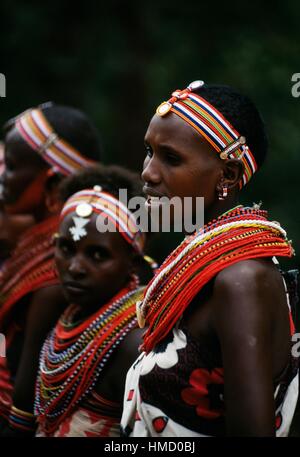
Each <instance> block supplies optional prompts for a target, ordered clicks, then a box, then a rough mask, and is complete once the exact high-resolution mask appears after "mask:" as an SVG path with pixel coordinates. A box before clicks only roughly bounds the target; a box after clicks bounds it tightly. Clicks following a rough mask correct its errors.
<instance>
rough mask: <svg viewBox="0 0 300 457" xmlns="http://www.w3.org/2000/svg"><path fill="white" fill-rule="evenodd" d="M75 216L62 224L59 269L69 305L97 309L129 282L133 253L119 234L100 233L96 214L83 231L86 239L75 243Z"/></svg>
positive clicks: (56, 259)
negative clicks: (72, 228)
mask: <svg viewBox="0 0 300 457" xmlns="http://www.w3.org/2000/svg"><path fill="white" fill-rule="evenodd" d="M74 216H75V217H76V214H75V213H70V214H68V215H67V216H66V217H65V218H64V219H63V221H62V222H61V224H60V227H59V238H58V239H57V242H56V249H55V261H56V266H57V270H58V273H59V277H60V281H61V283H62V286H63V290H64V294H65V296H66V298H67V300H68V302H69V303H72V304H78V305H80V306H83V307H88V308H89V309H95V307H97V306H99V305H101V304H103V303H106V302H107V301H109V300H110V299H111V298H112V297H113V296H114V295H115V294H116V293H118V292H119V290H120V289H121V288H122V287H124V286H125V285H126V284H127V283H128V282H129V280H130V276H131V273H132V272H133V268H132V255H131V250H130V247H129V245H128V244H127V243H126V241H125V240H124V239H123V238H122V236H121V235H120V234H119V233H118V232H106V233H100V232H99V231H98V230H97V227H96V219H97V216H96V215H95V214H93V215H92V217H91V219H90V222H89V223H88V224H87V225H86V226H85V227H84V228H85V230H86V232H87V235H86V236H84V237H82V238H81V239H80V240H79V241H76V242H75V241H74V240H73V238H72V234H71V232H70V228H71V227H74V225H75V224H74V221H73V217H74Z"/></svg>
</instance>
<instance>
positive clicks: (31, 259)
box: [0, 216, 58, 327]
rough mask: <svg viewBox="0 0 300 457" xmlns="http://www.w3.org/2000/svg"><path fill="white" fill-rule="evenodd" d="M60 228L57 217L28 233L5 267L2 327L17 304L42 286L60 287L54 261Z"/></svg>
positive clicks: (0, 315) (2, 278)
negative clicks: (56, 285) (56, 240)
mask: <svg viewBox="0 0 300 457" xmlns="http://www.w3.org/2000/svg"><path fill="white" fill-rule="evenodd" d="M57 227H58V216H54V217H51V218H49V219H47V220H45V221H43V222H41V223H40V224H37V225H35V226H34V227H31V228H30V229H28V230H27V231H26V232H25V233H24V234H23V236H22V238H21V239H20V241H19V243H18V245H17V247H16V248H15V250H14V252H13V253H12V256H11V257H10V258H9V259H8V260H7V261H6V262H5V263H4V265H3V269H2V272H1V277H0V282H1V286H2V290H1V300H0V301H1V303H0V304H1V307H0V326H1V327H2V326H3V323H4V321H7V318H8V317H9V315H10V313H11V311H12V308H13V306H14V304H15V303H16V302H17V301H18V300H20V299H21V298H22V297H24V296H25V295H26V294H28V293H30V292H32V291H34V290H37V289H39V287H40V286H41V285H43V286H45V285H53V284H58V278H57V274H56V270H55V265H54V258H53V257H54V243H53V234H54V233H55V231H57Z"/></svg>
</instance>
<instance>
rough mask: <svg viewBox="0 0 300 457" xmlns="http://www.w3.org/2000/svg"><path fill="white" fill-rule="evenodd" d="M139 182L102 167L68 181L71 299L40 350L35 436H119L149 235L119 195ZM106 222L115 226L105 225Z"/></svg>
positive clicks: (65, 226) (62, 234)
mask: <svg viewBox="0 0 300 457" xmlns="http://www.w3.org/2000/svg"><path fill="white" fill-rule="evenodd" d="M96 182H97V183H98V185H96V186H94V184H95V183H96ZM138 183H139V179H138V177H137V176H136V175H135V174H134V173H130V172H128V171H126V170H123V169H121V168H116V167H113V168H112V167H103V168H102V169H98V170H96V169H94V170H92V171H91V172H90V174H89V172H88V171H86V172H84V173H82V174H79V175H78V176H77V177H74V178H72V179H69V180H68V182H67V183H66V184H65V186H64V191H63V192H64V195H65V196H66V195H69V194H70V191H71V192H73V191H77V192H76V193H75V194H73V195H72V196H71V197H70V198H69V199H68V200H67V201H66V203H65V205H64V207H63V209H62V212H61V216H60V225H59V232H58V234H57V237H56V250H55V261H56V265H57V270H58V274H59V278H60V281H61V283H62V286H63V290H64V294H65V297H66V300H67V302H68V303H69V306H68V308H67V309H66V311H65V312H64V313H63V314H62V316H61V317H60V318H59V320H58V322H57V324H56V326H55V328H54V329H53V330H52V332H51V333H50V334H49V335H48V337H47V339H46V341H45V343H44V345H43V348H42V351H41V356H40V366H39V373H38V379H37V388H36V399H35V414H36V416H37V421H38V424H39V428H38V431H37V436H56V437H62V436H73V437H74V436H119V433H120V432H119V423H120V418H121V412H122V400H123V394H124V386H125V376H126V373H127V370H128V368H129V366H130V365H131V363H132V362H133V361H134V360H135V358H136V357H137V354H138V345H139V344H140V343H141V333H140V329H138V328H137V321H136V312H135V310H136V302H137V300H139V299H140V298H141V296H142V291H143V288H140V287H139V281H138V276H137V272H138V270H139V265H140V263H141V262H142V258H143V249H144V242H145V236H144V234H143V233H142V232H141V231H140V229H139V228H138V226H137V225H136V220H135V218H134V215H133V214H132V213H131V212H130V211H129V209H128V208H127V206H126V205H125V204H123V203H122V202H121V201H119V199H118V195H119V188H122V189H126V190H127V192H128V198H129V199H130V198H132V197H135V196H137V195H138V193H139V186H138ZM85 185H87V186H88V188H86V189H83V190H80V191H78V190H79V189H82V186H85ZM92 186H94V187H92ZM140 189H141V187H140ZM106 221H108V222H109V223H110V229H109V230H108V231H101V226H103V224H106Z"/></svg>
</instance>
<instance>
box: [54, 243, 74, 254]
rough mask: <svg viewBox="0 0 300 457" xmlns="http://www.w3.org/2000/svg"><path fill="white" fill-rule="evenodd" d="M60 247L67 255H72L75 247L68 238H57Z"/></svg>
mask: <svg viewBox="0 0 300 457" xmlns="http://www.w3.org/2000/svg"><path fill="white" fill-rule="evenodd" d="M57 247H58V249H59V250H60V251H61V252H62V253H63V254H65V255H70V254H72V252H73V248H72V246H71V244H70V243H68V241H66V240H60V239H58V240H57Z"/></svg>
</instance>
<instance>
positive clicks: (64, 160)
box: [14, 105, 96, 176]
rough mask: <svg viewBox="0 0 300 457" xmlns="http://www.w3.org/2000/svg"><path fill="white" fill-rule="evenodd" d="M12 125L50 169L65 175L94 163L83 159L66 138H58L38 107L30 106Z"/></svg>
mask: <svg viewBox="0 0 300 457" xmlns="http://www.w3.org/2000/svg"><path fill="white" fill-rule="evenodd" d="M41 106H43V105H41ZM14 125H15V127H16V129H17V130H18V132H19V133H20V135H21V136H22V138H23V139H24V140H25V141H26V143H27V144H29V146H30V147H31V148H32V149H33V150H34V151H36V152H38V154H40V155H41V157H42V158H43V159H44V160H45V161H46V162H47V163H48V164H49V165H50V166H51V167H52V169H54V170H55V171H57V172H59V173H61V174H63V175H65V176H68V175H70V174H73V173H75V172H76V171H78V170H80V169H82V168H86V167H89V166H92V165H94V164H95V163H96V162H94V161H92V160H88V159H85V158H84V157H83V156H82V155H81V154H80V152H79V151H77V150H76V149H75V148H74V147H73V146H71V145H70V144H69V143H68V142H67V141H66V140H64V139H62V138H60V137H59V136H58V135H57V133H55V131H54V130H53V128H52V127H51V125H50V124H49V122H48V121H47V119H46V117H45V116H44V114H43V112H42V110H41V109H40V108H31V109H29V110H27V111H25V112H24V113H22V114H21V115H20V116H17V118H16V119H15V123H14Z"/></svg>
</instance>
